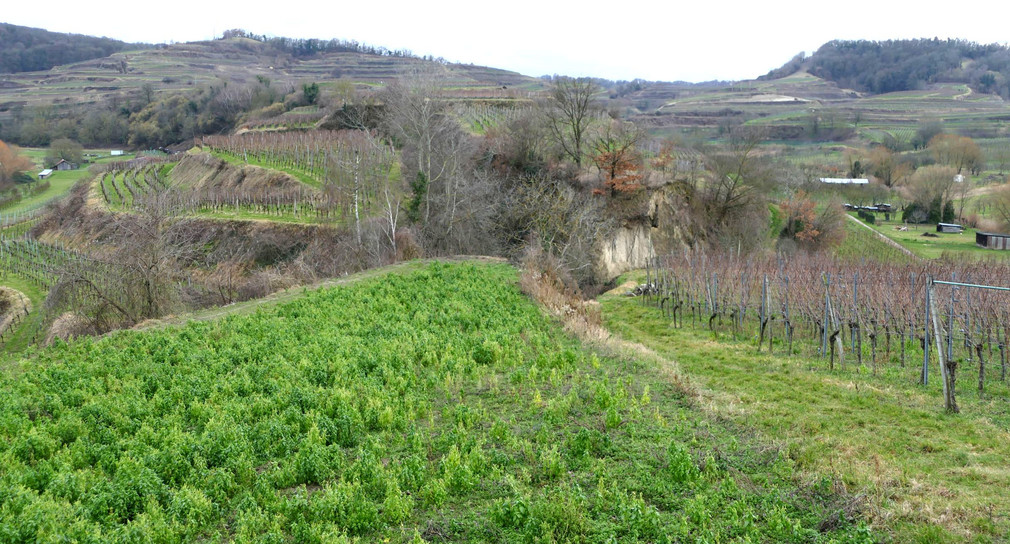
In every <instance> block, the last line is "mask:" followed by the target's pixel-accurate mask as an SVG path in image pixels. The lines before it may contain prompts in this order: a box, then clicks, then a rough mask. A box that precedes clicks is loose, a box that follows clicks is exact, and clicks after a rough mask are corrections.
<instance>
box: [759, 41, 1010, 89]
mask: <svg viewBox="0 0 1010 544" xmlns="http://www.w3.org/2000/svg"><path fill="white" fill-rule="evenodd" d="M799 70H807V71H808V72H810V73H811V74H813V75H815V76H818V77H821V78H824V79H826V80H828V81H833V82H835V83H837V84H838V85H839V86H841V87H844V88H849V89H855V90H857V91H864V92H871V93H876V94H881V93H889V92H895V91H908V90H914V89H919V88H922V87H923V86H925V85H929V84H931V83H939V82H960V83H966V84H968V85H971V87H972V88H973V89H975V90H976V91H978V92H981V93H992V94H998V95H1000V96H1002V97H1003V98H1010V83H1008V82H1010V49H1007V47H1006V46H1004V45H1000V44H988V45H982V44H978V43H974V42H969V41H966V40H939V39H936V38H934V39H931V40H925V39H922V40H887V41H879V42H878V41H867V40H858V41H846V40H834V41H830V42H828V43H826V44H824V45H822V46H821V47H820V49H818V50H817V51H816V52H815V53H814V54H813V55H811V56H810V57H809V58H806V57H804V56H803V55H799V56H797V57H794V58H793V59H792V60H790V61H789V62H788V63H786V64H785V65H784V66H782V67H781V68H778V69H776V70H772V71H771V72H769V73H768V74H766V75H765V76H764V77H763V78H762V79H776V78H780V77H785V76H787V75H790V74H792V73H795V72H797V71H799Z"/></svg>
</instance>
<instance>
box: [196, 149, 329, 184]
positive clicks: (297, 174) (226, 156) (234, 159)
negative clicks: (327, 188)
mask: <svg viewBox="0 0 1010 544" xmlns="http://www.w3.org/2000/svg"><path fill="white" fill-rule="evenodd" d="M204 151H205V152H207V153H210V154H211V155H213V156H215V157H217V158H219V159H223V160H225V161H228V162H229V163H231V164H236V165H238V166H246V165H252V166H259V167H261V168H266V169H268V170H277V171H278V172H284V173H285V174H288V175H289V176H291V177H293V178H295V179H297V180H298V181H301V182H302V183H304V184H306V185H308V186H310V187H315V188H317V189H318V188H319V187H322V186H323V181H322V180H319V179H316V178H315V177H314V176H311V175H309V174H308V173H306V172H304V171H302V170H300V169H297V168H288V167H279V166H275V165H273V164H268V163H265V162H262V161H257V160H255V159H253V160H250V161H246V160H245V159H243V158H242V157H239V156H237V155H233V154H231V153H227V152H224V151H219V150H212V149H210V148H206V149H204Z"/></svg>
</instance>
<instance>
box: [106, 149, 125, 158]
mask: <svg viewBox="0 0 1010 544" xmlns="http://www.w3.org/2000/svg"><path fill="white" fill-rule="evenodd" d="M122 154H123V150H122V149H113V150H112V151H110V152H109V155H112V156H113V157H119V156H120V155H122Z"/></svg>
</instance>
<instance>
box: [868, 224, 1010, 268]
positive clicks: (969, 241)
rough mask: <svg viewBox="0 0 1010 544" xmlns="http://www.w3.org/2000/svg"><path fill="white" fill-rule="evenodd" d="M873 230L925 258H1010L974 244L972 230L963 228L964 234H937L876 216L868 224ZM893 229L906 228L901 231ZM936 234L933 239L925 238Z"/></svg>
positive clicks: (933, 229) (924, 227)
mask: <svg viewBox="0 0 1010 544" xmlns="http://www.w3.org/2000/svg"><path fill="white" fill-rule="evenodd" d="M870 226H871V227H873V229H874V230H876V231H877V232H879V233H881V234H883V235H884V236H887V237H888V238H890V239H891V240H894V241H895V242H898V243H899V244H901V245H902V246H903V247H906V248H908V249H909V250H910V251H911V252H912V253H915V254H916V255H918V256H919V257H922V258H924V259H939V258H941V257H946V258H956V259H957V258H969V259H1005V258H1010V253H1008V252H1006V251H995V250H991V249H985V248H982V247H979V246H977V245H975V229H970V228H968V229H964V232H963V233H959V234H950V233H940V232H936V225H933V224H925V225H915V224H908V225H905V224H904V223H902V222H901V221H900V216H898V217H897V219H896V218H895V217H894V216H892V219H891V221H884V220H883V216H882V215H880V214H877V221H876V223H875V224H873V225H870ZM896 227H907V228H908V230H905V231H900V230H897V229H896ZM927 234H928V235H932V234H935V235H936V236H935V237H934V236H927Z"/></svg>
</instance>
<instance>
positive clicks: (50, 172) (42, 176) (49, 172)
mask: <svg viewBox="0 0 1010 544" xmlns="http://www.w3.org/2000/svg"><path fill="white" fill-rule="evenodd" d="M51 175H53V169H52V168H46V169H45V170H43V171H41V172H39V179H46V178H48V177H49V176H51Z"/></svg>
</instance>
